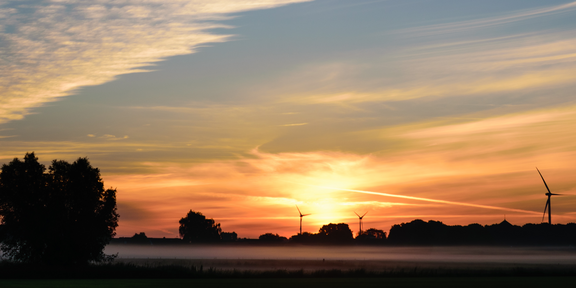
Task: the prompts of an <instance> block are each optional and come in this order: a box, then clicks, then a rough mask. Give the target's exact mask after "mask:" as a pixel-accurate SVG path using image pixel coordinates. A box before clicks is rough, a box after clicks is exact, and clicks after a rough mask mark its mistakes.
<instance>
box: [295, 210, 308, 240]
mask: <svg viewBox="0 0 576 288" xmlns="http://www.w3.org/2000/svg"><path fill="white" fill-rule="evenodd" d="M296 209H298V213H300V235H302V217H304V216H308V215H310V214H302V212H300V208H298V205H296Z"/></svg>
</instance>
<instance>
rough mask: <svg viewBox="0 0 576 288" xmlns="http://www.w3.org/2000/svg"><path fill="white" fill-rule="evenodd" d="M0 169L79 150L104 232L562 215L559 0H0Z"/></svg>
mask: <svg viewBox="0 0 576 288" xmlns="http://www.w3.org/2000/svg"><path fill="white" fill-rule="evenodd" d="M0 67H1V69H0V163H8V162H10V161H11V160H12V159H14V158H15V157H18V158H22V157H23V156H24V155H25V153H27V152H35V153H36V155H37V156H38V157H39V159H40V161H41V162H42V163H44V164H46V165H49V164H50V162H51V161H52V160H53V159H61V160H67V161H74V160H75V159H77V158H78V157H88V158H89V160H90V162H91V163H92V165H93V166H95V167H98V168H99V169H100V171H101V176H102V179H103V181H104V184H105V186H106V187H112V188H116V189H117V205H118V213H119V214H120V221H119V227H118V228H117V230H116V231H117V236H132V235H133V234H134V233H139V232H145V233H146V235H148V236H149V237H178V225H179V224H178V220H179V219H180V218H182V217H184V216H185V215H186V213H187V212H188V211H189V210H193V211H199V212H201V213H203V214H204V215H206V216H207V217H208V218H213V219H214V220H216V222H218V223H221V226H222V229H223V231H226V232H232V231H234V232H236V233H238V236H239V237H242V238H244V237H247V238H256V237H258V236H259V235H261V234H264V233H278V234H280V235H282V236H286V237H289V236H291V235H295V234H297V233H298V230H299V217H298V216H299V215H298V211H297V210H296V205H298V207H299V208H300V210H301V211H302V213H305V214H307V213H310V214H311V215H309V216H306V217H304V219H303V220H304V221H303V226H304V227H303V230H304V231H308V232H313V233H314V232H317V231H318V229H319V228H320V227H321V226H322V225H324V224H328V223H348V224H350V227H351V229H352V230H353V231H354V233H357V232H358V218H357V216H356V215H355V214H354V212H356V213H358V214H364V213H365V212H368V214H367V215H366V217H365V218H364V228H377V229H382V230H385V231H388V230H389V229H390V227H391V226H392V225H394V224H399V223H402V222H408V221H411V220H413V219H423V220H437V221H442V222H444V223H445V224H448V225H467V224H470V223H479V224H483V225H486V224H494V223H499V222H501V221H502V220H504V219H506V220H508V221H509V222H511V223H512V224H516V225H523V224H525V223H540V222H541V221H542V216H543V214H542V213H543V211H544V207H545V203H546V196H545V195H544V193H546V187H545V186H544V184H543V183H542V180H541V179H540V176H539V175H538V172H537V170H536V167H538V169H539V170H540V171H541V172H542V175H543V176H544V178H545V179H546V182H547V183H548V185H549V187H550V189H551V190H552V192H553V193H560V194H564V195H562V196H554V197H553V198H552V207H553V208H552V211H553V213H552V221H553V222H554V223H569V222H576V208H575V207H576V180H575V179H576V178H575V177H574V175H576V166H575V165H574V162H575V160H576V133H574V131H576V97H575V96H576V95H575V92H574V91H576V90H575V88H576V2H574V1H569V0H568V1H566V0H562V1H560V0H548V1H536V0H506V1H501V0H499V1H495V0H484V1H475V0H402V1H400V0H388V1H375V0H354V1H352V0H348V1H341V0H315V1H306V0H258V1H236V0H94V1H88V2H86V1H75V0H44V1H40V0H30V1H28V0H19V1H12V0H4V1H0Z"/></svg>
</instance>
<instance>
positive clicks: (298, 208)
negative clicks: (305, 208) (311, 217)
mask: <svg viewBox="0 0 576 288" xmlns="http://www.w3.org/2000/svg"><path fill="white" fill-rule="evenodd" d="M296 209H298V213H300V217H302V212H300V208H298V205H296Z"/></svg>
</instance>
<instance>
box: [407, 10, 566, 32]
mask: <svg viewBox="0 0 576 288" xmlns="http://www.w3.org/2000/svg"><path fill="white" fill-rule="evenodd" d="M574 10H576V2H570V3H566V4H560V5H554V6H543V7H540V8H532V9H523V10H519V11H514V12H509V13H506V14H503V15H499V16H494V17H489V18H480V19H474V20H466V21H458V22H451V23H443V24H436V25H429V26H423V27H416V28H409V29H402V30H398V31H396V33H398V34H405V33H417V34H419V35H433V34H438V33H454V32H463V31H469V30H471V29H478V28H487V27H493V26H500V25H504V24H509V23H513V22H517V21H524V20H528V19H531V18H535V17H543V16H553V15H555V14H558V13H566V12H571V11H574Z"/></svg>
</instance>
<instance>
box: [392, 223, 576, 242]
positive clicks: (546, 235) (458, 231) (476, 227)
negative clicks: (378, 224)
mask: <svg viewBox="0 0 576 288" xmlns="http://www.w3.org/2000/svg"><path fill="white" fill-rule="evenodd" d="M388 243H390V244H396V245H535V246H538V245H574V244H576V223H569V224H566V225H563V224H555V225H550V224H548V223H542V224H526V225H524V226H516V225H512V224H510V223H509V222H508V221H506V220H504V221H502V222H501V223H499V224H493V225H486V226H482V225H480V224H470V225H467V226H460V225H455V226H448V225H446V224H444V223H442V222H439V221H432V220H431V221H428V222H425V221H422V220H419V219H418V220H414V221H412V222H410V223H402V224H399V225H394V226H392V229H390V236H389V237H388Z"/></svg>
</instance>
